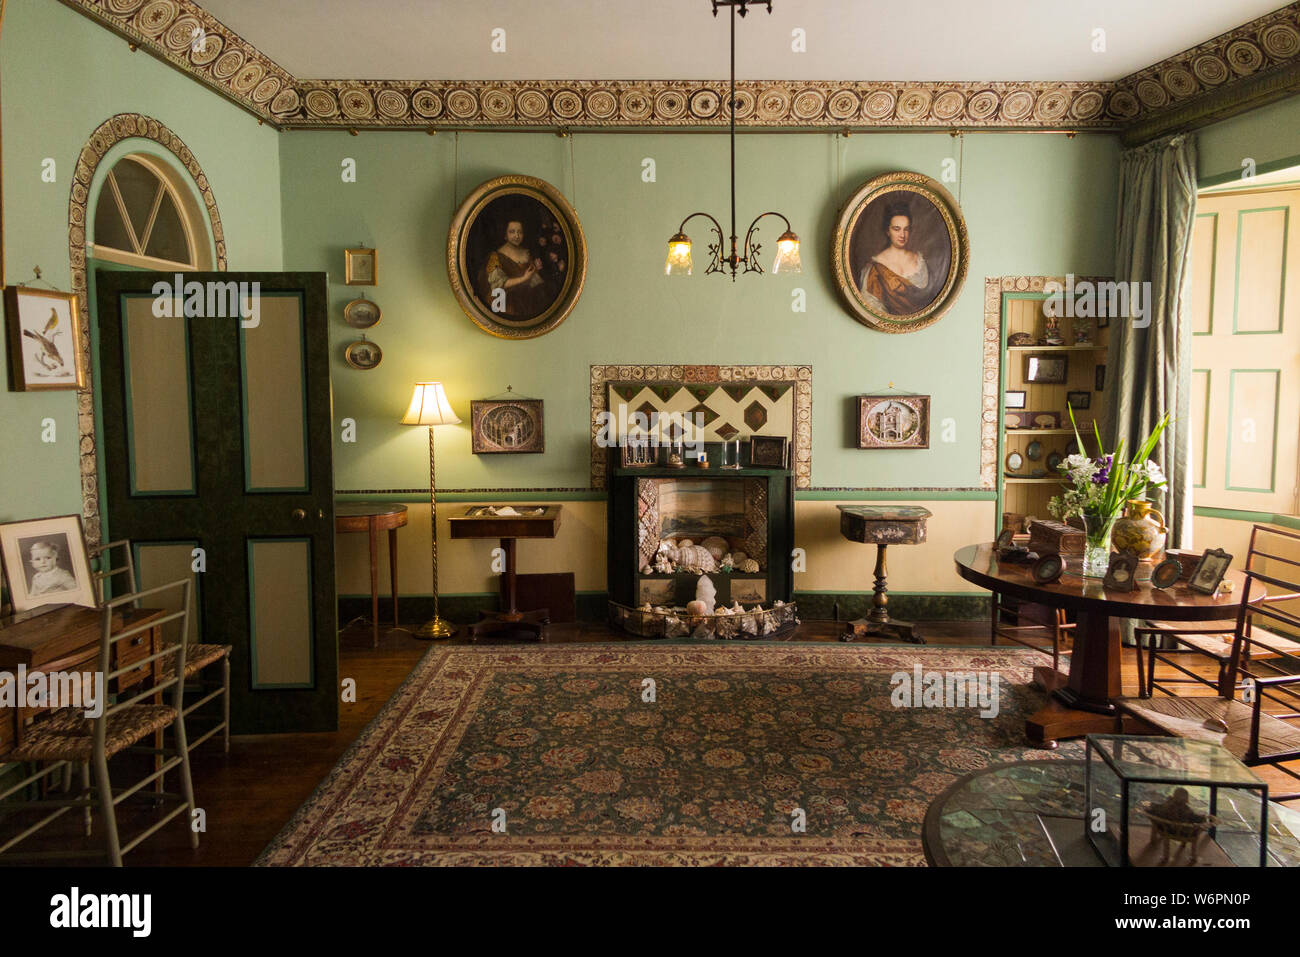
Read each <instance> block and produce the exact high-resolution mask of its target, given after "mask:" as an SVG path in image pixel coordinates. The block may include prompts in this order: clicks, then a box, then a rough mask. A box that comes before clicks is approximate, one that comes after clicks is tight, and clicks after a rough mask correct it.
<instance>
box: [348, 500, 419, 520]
mask: <svg viewBox="0 0 1300 957" xmlns="http://www.w3.org/2000/svg"><path fill="white" fill-rule="evenodd" d="M405 513H406V506H405V505H398V504H395V503H388V502H338V503H336V504H335V505H334V517H335V518H369V517H370V516H372V515H376V516H378V515H402V514H405Z"/></svg>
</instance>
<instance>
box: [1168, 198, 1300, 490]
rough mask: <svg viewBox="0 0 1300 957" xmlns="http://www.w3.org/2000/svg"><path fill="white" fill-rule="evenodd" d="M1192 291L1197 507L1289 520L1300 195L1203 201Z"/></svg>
mask: <svg viewBox="0 0 1300 957" xmlns="http://www.w3.org/2000/svg"><path fill="white" fill-rule="evenodd" d="M1190 293H1191V315H1192V331H1193V340H1192V369H1193V372H1192V423H1191V425H1192V437H1193V450H1194V452H1193V455H1194V457H1193V470H1192V471H1193V482H1194V485H1195V488H1196V492H1195V503H1196V504H1197V505H1198V506H1209V507H1214V508H1225V509H1240V510H1245V511H1259V512H1275V513H1283V514H1294V513H1295V512H1296V511H1297V509H1298V507H1300V503H1298V502H1297V496H1298V495H1300V490H1298V489H1297V470H1298V467H1300V190H1297V189H1294V188H1289V189H1275V190H1254V191H1242V192H1239V193H1230V194H1226V195H1219V196H1202V197H1201V198H1200V199H1199V200H1198V202H1197V210H1196V224H1195V229H1194V231H1193V235H1192V270H1191V289H1190Z"/></svg>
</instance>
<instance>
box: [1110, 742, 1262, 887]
mask: <svg viewBox="0 0 1300 957" xmlns="http://www.w3.org/2000/svg"><path fill="white" fill-rule="evenodd" d="M1086 759H1087V761H1086V763H1087V767H1086V772H1085V774H1086V776H1085V784H1084V794H1085V814H1084V831H1085V834H1086V836H1087V839H1088V842H1089V843H1090V844H1091V845H1092V847H1093V849H1094V850H1095V851H1096V852H1097V853H1098V854H1099V855H1100V856H1101V858H1102V860H1103V861H1105V863H1106V864H1108V865H1110V866H1112V867H1160V866H1202V867H1223V866H1238V867H1263V866H1265V864H1266V862H1267V857H1268V833H1269V822H1268V785H1267V784H1265V783H1264V782H1263V781H1262V780H1260V778H1259V777H1258V776H1257V775H1256V774H1255V773H1254V772H1253V771H1251V770H1250V768H1248V767H1246V766H1245V765H1244V764H1242V763H1241V762H1240V761H1238V760H1237V759H1236V758H1234V757H1233V756H1232V755H1231V754H1230V753H1228V751H1226V750H1225V749H1224V748H1222V747H1220V746H1219V745H1217V744H1210V743H1208V742H1204V741H1192V740H1188V739H1185V738H1160V737H1150V736H1143V735H1106V734H1090V735H1088V741H1087V750H1086Z"/></svg>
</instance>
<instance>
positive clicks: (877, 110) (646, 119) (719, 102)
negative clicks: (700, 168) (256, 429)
mask: <svg viewBox="0 0 1300 957" xmlns="http://www.w3.org/2000/svg"><path fill="white" fill-rule="evenodd" d="M63 2H64V3H66V4H67V5H68V6H71V7H73V8H74V9H77V10H79V11H81V12H82V13H84V14H86V15H87V16H89V17H91V18H92V19H94V20H96V21H98V22H99V23H101V24H103V25H104V26H105V27H107V28H108V29H110V30H112V31H113V32H115V33H118V34H119V35H121V36H123V37H125V38H127V39H128V40H129V41H130V42H131V43H133V44H135V45H138V46H139V47H140V48H142V49H145V50H148V51H149V52H150V53H152V54H153V55H154V56H157V57H159V58H161V59H163V60H165V61H167V62H168V63H170V64H171V65H173V66H175V67H176V68H177V69H180V70H183V71H184V72H186V73H188V74H189V75H191V76H192V77H194V78H195V79H197V80H198V81H199V82H201V83H204V84H205V85H207V86H209V87H211V88H212V89H214V90H216V91H217V92H219V93H221V94H222V95H223V96H225V97H227V98H229V99H231V100H233V101H234V102H236V103H238V104H239V105H240V106H242V107H244V108H245V109H246V110H248V111H249V112H251V113H253V114H254V115H255V116H257V117H258V118H259V119H261V120H264V121H266V122H269V123H271V124H273V125H275V126H277V127H281V128H287V129H336V128H342V129H363V128H364V129H470V130H472V129H482V130H555V129H571V130H582V129H589V130H617V129H629V130H630V129H647V128H651V129H655V128H658V129H682V130H689V129H711V128H716V127H722V126H725V125H726V123H727V110H726V106H725V105H724V104H725V89H726V83H725V82H724V81H704V80H646V81H635V80H609V81H605V80H601V81H591V80H582V81H564V80H547V81H509V82H497V81H430V82H421V81H414V80H412V81H407V80H391V81H389V80H384V81H369V80H366V81H362V80H346V79H319V80H299V79H297V78H295V77H293V76H291V75H290V74H289V73H288V72H287V71H285V70H284V69H282V68H281V67H280V66H279V65H278V64H277V63H275V62H274V61H273V60H271V59H269V58H268V57H266V56H265V55H264V54H262V53H261V52H260V51H259V50H257V48H256V47H254V46H253V45H252V44H250V43H248V42H247V41H246V40H244V39H243V38H242V37H240V36H239V35H238V34H236V33H234V32H233V31H232V30H230V29H229V28H228V27H226V26H225V25H224V24H223V23H221V22H220V21H219V20H217V19H216V18H215V17H213V16H212V15H211V14H209V13H208V12H207V11H206V10H204V9H203V8H202V7H201V6H199V5H198V4H197V3H195V2H194V0H63ZM198 38H201V39H202V40H203V42H202V43H196V42H195V41H196V39H198ZM1297 76H1300V2H1297V3H1292V4H1290V5H1289V6H1286V7H1284V8H1282V9H1280V10H1277V11H1275V12H1273V13H1270V14H1268V15H1266V16H1263V17H1260V18H1259V19H1257V20H1254V21H1252V22H1250V23H1247V24H1244V25H1243V26H1240V27H1237V28H1235V29H1233V30H1230V31H1228V32H1227V33H1225V34H1223V35H1222V36H1219V37H1216V38H1215V39H1213V40H1210V41H1207V42H1206V43H1202V44H1200V45H1199V46H1196V47H1193V48H1192V49H1190V50H1186V51H1184V52H1182V53H1179V54H1177V55H1176V56H1173V57H1170V58H1168V59H1166V60H1163V61H1161V62H1160V63H1157V64H1155V65H1154V66H1151V67H1148V68H1147V69H1145V70H1141V71H1139V72H1137V73H1134V74H1132V75H1131V76H1127V77H1125V78H1123V79H1122V80H1119V81H1117V82H1095V83H1093V82H1083V83H1079V82H1074V83H1056V82H1000V83H943V82H934V83H911V82H843V83H840V82H835V81H794V80H772V81H767V80H755V81H746V82H742V83H739V84H738V85H737V93H738V99H739V104H738V107H737V121H738V122H739V123H740V124H741V125H742V126H744V127H745V128H746V129H771V130H811V129H823V130H840V129H849V130H878V129H895V130H924V129H945V130H947V129H959V130H1087V131H1110V132H1123V133H1124V134H1125V140H1126V141H1132V142H1137V141H1141V140H1143V139H1149V138H1151V137H1152V136H1157V135H1160V133H1162V132H1167V131H1171V130H1172V129H1174V128H1185V127H1187V126H1189V125H1191V126H1194V125H1203V124H1204V123H1207V122H1211V121H1213V120H1216V119H1221V118H1223V117H1224V116H1227V115H1230V114H1232V113H1236V112H1243V111H1244V110H1247V109H1250V108H1251V107H1253V106H1258V105H1261V104H1262V103H1265V102H1268V101H1269V100H1270V99H1277V98H1278V97H1280V96H1284V95H1287V94H1288V93H1290V92H1294V91H1295V90H1296V89H1297V88H1300V81H1297ZM1153 131H1154V132H1153Z"/></svg>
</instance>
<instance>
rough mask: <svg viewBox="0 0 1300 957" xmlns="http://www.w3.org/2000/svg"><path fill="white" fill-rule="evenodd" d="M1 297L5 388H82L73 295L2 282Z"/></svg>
mask: <svg viewBox="0 0 1300 957" xmlns="http://www.w3.org/2000/svg"><path fill="white" fill-rule="evenodd" d="M4 301H5V324H6V326H7V327H8V331H9V388H10V390H11V391H13V392H28V391H31V390H35V389H81V388H85V385H86V368H85V363H84V362H83V360H82V355H81V312H80V310H79V309H78V308H77V297H76V296H75V295H74V294H73V293H70V292H55V291H54V290H50V289H33V288H31V287H30V286H6V287H5V291H4Z"/></svg>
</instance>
